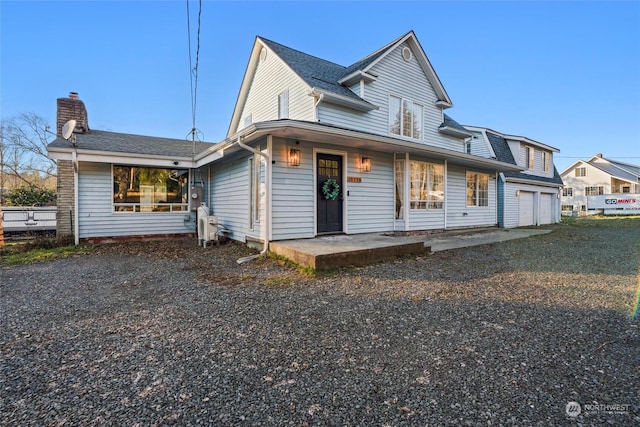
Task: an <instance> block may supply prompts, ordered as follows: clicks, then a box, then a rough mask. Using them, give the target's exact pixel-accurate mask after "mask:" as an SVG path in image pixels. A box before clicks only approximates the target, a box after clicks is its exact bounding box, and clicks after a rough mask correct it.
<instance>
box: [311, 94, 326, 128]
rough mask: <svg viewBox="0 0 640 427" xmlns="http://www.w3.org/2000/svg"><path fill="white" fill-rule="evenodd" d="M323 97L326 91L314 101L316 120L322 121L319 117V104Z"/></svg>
mask: <svg viewBox="0 0 640 427" xmlns="http://www.w3.org/2000/svg"><path fill="white" fill-rule="evenodd" d="M323 99H324V93H321V94H320V96H319V97H318V99H317V100H316V102H314V103H313V115H314V116H315V119H316V122H319V121H320V119H318V105H320V103H321V102H322V100H323Z"/></svg>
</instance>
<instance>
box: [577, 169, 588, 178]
mask: <svg viewBox="0 0 640 427" xmlns="http://www.w3.org/2000/svg"><path fill="white" fill-rule="evenodd" d="M574 171H575V175H576V176H578V177H579V176H587V168H585V167H581V168H575V169H574Z"/></svg>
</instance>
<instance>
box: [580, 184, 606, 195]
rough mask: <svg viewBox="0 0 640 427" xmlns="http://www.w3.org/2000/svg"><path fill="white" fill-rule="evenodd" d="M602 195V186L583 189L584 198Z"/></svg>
mask: <svg viewBox="0 0 640 427" xmlns="http://www.w3.org/2000/svg"><path fill="white" fill-rule="evenodd" d="M603 194H604V186H602V185H593V186H590V187H584V195H585V196H601V195H603Z"/></svg>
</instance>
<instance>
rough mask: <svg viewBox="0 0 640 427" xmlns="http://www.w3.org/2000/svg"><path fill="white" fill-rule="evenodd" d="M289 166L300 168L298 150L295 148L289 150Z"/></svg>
mask: <svg viewBox="0 0 640 427" xmlns="http://www.w3.org/2000/svg"><path fill="white" fill-rule="evenodd" d="M289 166H300V150H298V149H297V148H290V149H289Z"/></svg>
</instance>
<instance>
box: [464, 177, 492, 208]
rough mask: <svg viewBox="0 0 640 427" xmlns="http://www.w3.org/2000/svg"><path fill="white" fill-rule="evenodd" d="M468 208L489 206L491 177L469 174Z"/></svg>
mask: <svg viewBox="0 0 640 427" xmlns="http://www.w3.org/2000/svg"><path fill="white" fill-rule="evenodd" d="M467 206H489V175H488V174H486V173H479V172H467Z"/></svg>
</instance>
